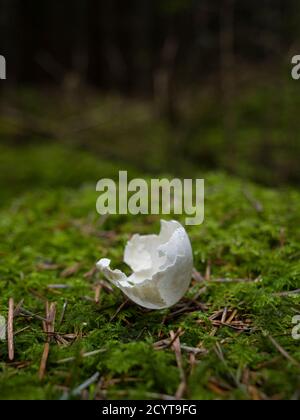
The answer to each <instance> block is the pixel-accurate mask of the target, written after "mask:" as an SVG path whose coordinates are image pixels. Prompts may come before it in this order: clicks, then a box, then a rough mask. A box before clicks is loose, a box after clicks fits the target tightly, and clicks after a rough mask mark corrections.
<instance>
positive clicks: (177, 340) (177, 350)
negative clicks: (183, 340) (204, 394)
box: [170, 331, 187, 400]
mask: <svg viewBox="0 0 300 420" xmlns="http://www.w3.org/2000/svg"><path fill="white" fill-rule="evenodd" d="M176 336H177V337H176ZM170 337H171V340H172V341H173V340H174V342H173V344H172V348H173V350H174V353H175V356H176V363H177V366H178V369H179V373H180V379H181V382H180V384H179V387H178V389H177V391H176V394H175V397H176V399H178V400H180V399H182V397H183V395H184V393H185V392H186V388H187V382H186V376H185V372H184V369H183V363H182V354H181V346H180V338H179V334H178V332H177V334H175V333H174V331H170Z"/></svg>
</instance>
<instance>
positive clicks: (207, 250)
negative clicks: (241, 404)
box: [0, 147, 300, 399]
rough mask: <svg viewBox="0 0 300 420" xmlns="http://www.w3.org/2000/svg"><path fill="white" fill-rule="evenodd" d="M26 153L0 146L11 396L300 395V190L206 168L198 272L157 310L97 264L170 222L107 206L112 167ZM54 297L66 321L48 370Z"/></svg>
mask: <svg viewBox="0 0 300 420" xmlns="http://www.w3.org/2000/svg"><path fill="white" fill-rule="evenodd" d="M24 153H25V152H24ZM24 153H21V152H20V151H19V152H18V154H17V155H16V152H12V151H11V150H10V149H9V148H6V149H4V148H3V150H2V153H1V156H2V157H1V160H2V163H3V165H6V168H7V171H5V174H3V178H2V179H5V182H6V184H5V185H4V184H3V183H4V181H3V182H2V184H1V185H2V186H1V189H2V196H3V200H4V201H3V202H2V206H1V209H0V244H1V248H0V315H2V316H5V317H6V318H7V311H8V301H9V298H13V299H14V302H15V306H16V313H15V318H14V329H15V337H14V341H15V356H14V361H13V362H9V360H8V350H7V342H5V341H1V342H0V398H1V399H44V398H47V399H59V398H83V399H94V398H98V399H102V398H125V399H130V398H170V397H174V396H175V395H177V396H180V397H182V398H185V399H299V397H300V375H299V374H300V341H297V340H294V339H293V338H292V328H293V324H292V319H293V317H294V316H295V315H297V314H298V315H299V314H300V295H299V294H297V293H289V292H292V291H296V290H297V289H299V284H300V282H299V279H300V229H299V226H300V193H299V192H298V191H296V190H295V189H288V188H285V189H284V190H272V189H267V188H264V187H259V186H255V185H253V184H250V183H247V182H242V181H240V180H239V179H236V178H231V177H228V176H227V175H224V174H222V173H206V174H203V173H202V174H201V173H199V174H195V176H197V175H199V177H205V179H206V218H205V223H204V224H203V225H202V226H200V227H192V228H188V233H189V235H190V238H191V242H192V246H193V251H194V257H195V269H196V272H195V275H194V280H193V281H192V283H191V287H190V289H189V291H188V293H187V295H186V296H185V298H184V299H183V300H182V301H181V302H180V303H179V304H178V305H176V306H175V307H173V308H170V309H168V310H163V311H147V310H143V309H142V308H139V307H138V306H136V305H135V304H132V303H129V302H126V300H125V297H124V296H123V295H122V293H121V292H120V291H118V290H117V289H115V288H112V289H110V287H108V285H107V283H106V282H104V281H103V278H102V277H101V275H99V274H97V273H95V272H94V271H93V268H94V267H95V262H96V261H97V260H98V259H100V258H101V257H108V258H110V259H112V260H113V261H114V264H115V265H117V266H118V265H119V266H122V256H123V249H124V246H125V244H126V241H127V240H128V239H129V238H130V236H131V235H132V234H133V233H152V232H154V231H155V232H158V230H159V221H160V218H159V217H151V216H148V217H144V216H143V217H133V216H110V217H107V218H100V217H99V216H98V215H97V214H96V211H95V203H96V199H97V193H96V192H95V184H96V181H97V180H98V179H100V178H101V177H103V176H114V177H116V176H117V169H116V167H115V165H113V164H111V165H110V164H109V163H107V162H106V163H103V162H99V161H98V160H97V159H94V158H93V157H90V156H87V155H85V154H84V153H81V154H79V155H76V153H75V152H69V151H66V150H63V149H61V150H60V149H56V148H52V147H48V148H47V147H44V148H39V147H36V149H34V150H31V152H27V153H28V155H26V154H24ZM78 153H79V152H78ZM30 159H31V160H30ZM9 165H11V166H10V168H11V169H12V168H14V169H13V170H10V171H9V170H8V169H9ZM2 168H3V166H2ZM8 172H9V173H8ZM82 173H84V175H83V176H82V178H81V175H82ZM89 175H90V176H89ZM171 175H172V174H171ZM7 177H11V179H9V180H8V179H7ZM56 177H57V180H58V181H57V182H56V181H55V180H56ZM64 177H65V178H68V179H69V178H70V182H69V184H70V186H69V187H62V186H59V179H64ZM83 179H86V180H87V179H89V180H90V182H86V183H83V182H82V180H83ZM62 184H64V185H65V184H68V183H64V182H62ZM31 185H35V186H36V187H35V188H31ZM61 285H64V288H61V287H62V286H61ZM95 296H96V298H95ZM97 296H98V297H97ZM46 302H49V303H55V304H56V320H55V325H54V333H53V334H50V335H49V338H50V351H49V357H48V360H47V366H46V370H45V371H44V375H43V378H42V379H41V378H39V373H41V369H40V364H41V359H42V355H43V351H44V347H45V342H46V339H47V337H46V334H45V332H44V330H43V323H42V321H41V319H40V318H39V317H45V307H46ZM26 311H27V312H26ZM30 314H31V315H30ZM171 331H173V332H174V333H175V334H176V333H178V334H179V335H180V338H179V340H180V345H181V352H182V369H180V368H179V367H178V357H179V355H178V354H177V360H176V351H175V350H176V345H175V347H174V345H172V343H170V334H172V333H171ZM168 340H169V341H168ZM158 342H159V343H158ZM170 344H171V345H170ZM175 344H177V350H178V344H179V342H178V340H176V341H175ZM96 373H98V375H99V377H98V379H97V381H94V383H93V384H92V385H90V386H88V387H86V389H84V390H83V391H80V389H79V390H78V386H80V385H81V384H82V383H84V382H85V381H86V380H87V379H89V378H91V377H92V376H93V375H95V374H96ZM94 378H95V377H94ZM74 391H75V392H74Z"/></svg>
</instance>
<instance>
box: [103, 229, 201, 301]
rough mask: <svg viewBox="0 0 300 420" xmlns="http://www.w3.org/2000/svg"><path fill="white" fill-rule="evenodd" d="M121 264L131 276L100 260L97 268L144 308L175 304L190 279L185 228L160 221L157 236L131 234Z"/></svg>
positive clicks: (190, 261)
mask: <svg viewBox="0 0 300 420" xmlns="http://www.w3.org/2000/svg"><path fill="white" fill-rule="evenodd" d="M124 262H125V263H126V264H127V265H128V266H129V267H130V268H131V269H132V271H133V273H132V274H131V275H130V276H129V277H127V276H126V274H124V273H123V272H122V271H120V270H112V269H111V268H110V260H108V259H101V260H100V261H99V262H98V263H97V267H98V269H99V270H100V271H101V272H102V273H103V274H104V276H105V277H106V278H107V280H109V281H110V282H112V283H113V284H114V285H115V286H117V287H118V288H119V289H121V290H122V291H123V293H125V295H126V296H128V297H129V298H130V299H131V300H132V301H134V302H135V303H137V304H138V305H140V306H143V307H145V308H148V309H163V308H169V307H170V306H172V305H174V304H175V303H177V302H178V301H179V300H180V299H181V298H182V297H183V296H184V294H185V293H186V291H187V289H188V287H189V285H190V282H191V278H192V270H193V253H192V247H191V243H190V240H189V237H188V235H187V233H186V231H185V229H184V228H183V227H182V226H181V224H180V223H178V222H176V221H171V222H166V221H161V232H160V234H159V235H149V236H139V235H134V236H133V238H132V239H131V240H130V241H129V242H128V244H127V246H126V249H125V255H124Z"/></svg>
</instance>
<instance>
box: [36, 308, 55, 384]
mask: <svg viewBox="0 0 300 420" xmlns="http://www.w3.org/2000/svg"><path fill="white" fill-rule="evenodd" d="M55 315H56V305H55V303H51V305H50V307H49V303H48V302H46V316H47V321H46V322H43V327H44V331H45V333H46V334H47V338H46V340H47V341H46V343H45V346H44V351H43V355H42V359H41V364H40V370H39V379H40V380H42V379H43V378H44V376H45V373H46V367H47V361H48V356H49V351H50V341H51V334H54V325H55Z"/></svg>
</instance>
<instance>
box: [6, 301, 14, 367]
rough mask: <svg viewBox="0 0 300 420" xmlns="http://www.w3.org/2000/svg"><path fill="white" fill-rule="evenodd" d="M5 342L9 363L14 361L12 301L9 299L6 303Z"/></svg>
mask: <svg viewBox="0 0 300 420" xmlns="http://www.w3.org/2000/svg"><path fill="white" fill-rule="evenodd" d="M7 341H8V358H9V360H10V361H13V360H14V357H15V350H14V300H13V298H10V299H9V303H8V320H7Z"/></svg>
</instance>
